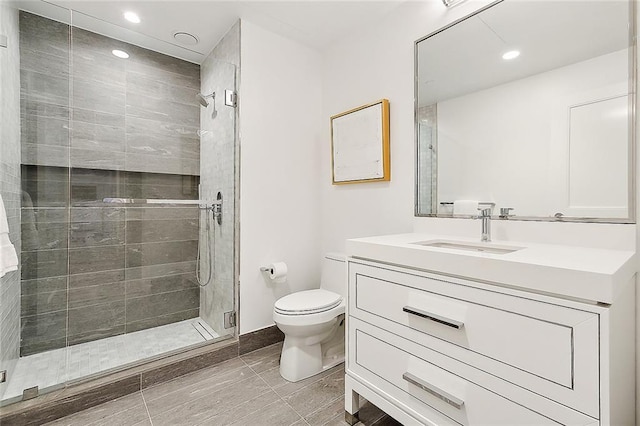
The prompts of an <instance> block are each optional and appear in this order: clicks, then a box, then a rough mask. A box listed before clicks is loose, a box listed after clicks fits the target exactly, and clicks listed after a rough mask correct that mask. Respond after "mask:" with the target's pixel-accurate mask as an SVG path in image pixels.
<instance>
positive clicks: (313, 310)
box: [274, 289, 342, 315]
mask: <svg viewBox="0 0 640 426" xmlns="http://www.w3.org/2000/svg"><path fill="white" fill-rule="evenodd" d="M340 303H342V296H340V295H339V294H337V293H334V292H332V291H327V290H324V289H315V290H305V291H298V292H295V293H291V294H289V295H287V296H284V297H282V298H280V299H278V300H277V301H276V303H275V305H274V310H275V312H277V313H278V314H281V315H310V314H318V313H321V312H326V311H329V310H331V309H333V308H335V307H336V306H339V305H340Z"/></svg>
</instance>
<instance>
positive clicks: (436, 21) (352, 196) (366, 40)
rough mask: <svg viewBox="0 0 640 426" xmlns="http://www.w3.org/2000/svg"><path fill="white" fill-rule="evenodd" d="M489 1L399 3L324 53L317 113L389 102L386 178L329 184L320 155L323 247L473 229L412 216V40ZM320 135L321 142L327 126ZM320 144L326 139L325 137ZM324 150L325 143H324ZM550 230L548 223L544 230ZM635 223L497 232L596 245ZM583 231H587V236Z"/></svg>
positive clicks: (630, 230) (627, 240) (616, 242)
mask: <svg viewBox="0 0 640 426" xmlns="http://www.w3.org/2000/svg"><path fill="white" fill-rule="evenodd" d="M488 3H489V2H487V1H482V0H474V1H468V2H466V3H463V4H461V5H459V6H456V7H454V8H451V9H447V8H445V7H444V5H443V4H442V2H441V1H440V0H427V1H424V2H407V3H405V4H403V5H402V6H400V7H398V8H397V9H396V10H395V11H394V13H392V14H389V15H388V16H387V17H386V18H384V19H383V20H382V21H380V22H377V23H376V24H375V25H373V26H371V28H369V29H367V30H364V31H361V32H359V33H357V34H354V35H352V36H351V37H349V38H348V39H343V40H340V41H339V43H336V45H334V46H332V47H331V48H330V49H328V50H327V51H326V52H325V53H324V74H323V93H324V95H323V101H324V103H323V119H324V120H325V122H327V123H328V121H329V117H330V116H331V115H333V114H336V113H339V112H341V111H344V110H347V109H349V108H351V107H354V106H357V105H360V104H364V103H367V102H372V101H374V100H376V99H380V98H383V97H386V98H388V99H389V101H390V104H391V182H390V183H380V184H361V185H344V186H339V187H334V186H332V185H331V180H330V176H331V174H330V173H331V169H330V168H331V165H330V162H329V161H330V160H329V155H328V154H327V155H323V156H322V158H321V160H322V212H323V216H322V233H323V239H322V241H323V246H322V247H323V250H339V249H341V248H342V247H343V245H344V240H345V239H346V238H352V237H357V236H370V235H380V234H390V233H397V232H411V231H412V230H415V231H419V232H438V231H439V230H440V229H441V231H440V232H443V231H444V230H449V231H455V232H457V233H458V234H459V235H466V236H472V237H475V236H478V235H479V233H480V231H479V227H480V225H479V224H478V223H477V222H476V221H472V220H464V219H456V220H455V221H453V222H451V223H449V222H446V221H443V220H442V219H432V218H414V216H413V205H414V161H415V154H414V144H415V142H414V138H415V136H414V103H413V99H414V86H413V78H414V50H413V47H414V42H415V41H416V40H417V39H419V38H422V37H424V36H425V35H427V34H429V33H431V32H433V31H436V30H438V29H439V28H441V27H443V26H444V25H446V24H448V23H451V22H453V21H455V20H456V19H459V18H461V17H463V16H465V15H468V14H469V13H472V12H473V11H475V10H477V9H479V8H481V7H483V6H485V5H487V4H488ZM323 140H324V141H329V140H330V134H329V128H328V126H326V127H323ZM327 144H328V142H327ZM326 149H327V152H328V150H329V148H328V145H327V148H326ZM551 229H552V230H551ZM634 234H635V226H633V225H614V228H611V227H610V226H609V227H606V226H602V225H598V224H584V225H582V226H575V224H571V223H555V224H550V223H544V222H533V223H529V224H526V225H524V226H522V225H519V224H518V223H517V222H512V223H505V224H502V225H501V226H500V231H499V235H498V236H497V237H501V238H505V239H514V238H515V239H520V240H527V239H534V240H536V241H541V240H542V241H544V238H551V240H550V241H551V242H553V243H563V244H574V245H584V244H588V245H590V246H598V247H609V248H612V247H620V248H625V249H626V248H629V247H634V246H635V240H636V238H635V235H634ZM589 235H591V236H589Z"/></svg>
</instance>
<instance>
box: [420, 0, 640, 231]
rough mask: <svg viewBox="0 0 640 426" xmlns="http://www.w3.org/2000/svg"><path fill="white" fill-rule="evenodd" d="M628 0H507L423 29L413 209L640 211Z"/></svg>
mask: <svg viewBox="0 0 640 426" xmlns="http://www.w3.org/2000/svg"><path fill="white" fill-rule="evenodd" d="M631 3H632V2H631ZM631 3H630V2H629V1H626V0H606V1H586V0H585V1H555V0H549V1H531V0H530V1H527V0H503V1H499V2H496V3H492V4H491V5H490V6H488V7H486V8H484V9H482V10H480V11H478V12H476V13H475V14H473V15H472V16H469V17H466V18H465V19H462V20H460V21H458V22H456V23H454V24H452V25H450V26H448V27H446V28H444V29H442V30H440V31H437V32H436V33H434V34H431V35H429V36H427V37H425V38H423V39H421V40H418V41H417V42H416V46H415V51H416V139H417V143H416V147H417V155H416V159H417V171H416V179H417V183H416V215H418V216H448V217H449V216H454V217H456V216H463V215H462V214H458V213H459V212H458V211H454V205H455V206H465V208H468V205H469V203H468V202H467V201H472V203H471V204H472V205H473V204H474V203H475V201H478V202H479V203H480V204H481V205H482V204H483V203H486V205H490V206H493V208H494V213H493V214H494V215H498V214H499V209H500V208H502V207H504V208H508V207H510V208H513V209H514V210H513V211H512V212H511V213H513V214H515V216H513V217H510V219H525V220H526V219H529V220H556V221H557V220H567V221H571V220H575V221H593V222H621V223H629V222H634V221H635V217H634V216H635V211H634V184H633V175H634V160H633V155H634V154H633V153H634V148H633V140H634V116H635V109H634V104H635V99H634V93H635V66H634V64H635V56H634V55H635V45H634V41H633V40H634V38H633V35H634V34H635V25H634V24H633V21H634V19H633V17H634V14H635V12H634V10H633V5H632V4H631ZM462 200H465V201H462ZM465 213H466V214H467V217H468V215H469V212H468V209H467V212H465Z"/></svg>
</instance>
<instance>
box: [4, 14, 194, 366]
mask: <svg viewBox="0 0 640 426" xmlns="http://www.w3.org/2000/svg"><path fill="white" fill-rule="evenodd" d="M19 22H20V42H21V49H20V61H19V62H20V77H21V86H20V89H21V90H20V100H21V109H20V113H21V128H22V137H21V139H22V140H21V146H22V164H23V166H22V188H23V191H24V192H23V198H24V199H23V203H22V227H21V229H22V241H23V247H22V257H23V265H24V267H23V268H22V296H21V297H20V299H21V305H20V306H21V308H20V312H21V313H20V317H21V321H22V336H21V337H22V341H21V354H22V355H29V354H33V353H37V352H41V351H44V350H48V349H53V348H59V347H63V346H65V345H68V344H76V343H82V342H86V341H90V340H95V339H99V338H102V337H108V336H113V335H117V334H121V333H126V332H130V331H138V330H142V329H144V328H149V327H154V326H157V325H163V324H167V323H171V322H175V321H181V320H184V319H188V318H192V317H196V316H198V315H199V291H198V287H197V283H196V282H195V276H194V271H195V259H196V251H197V238H198V211H197V209H195V208H184V207H161V208H160V207H158V206H156V207H146V208H145V207H126V206H122V205H114V204H104V203H102V202H101V200H102V199H103V198H106V197H124V198H164V199H196V198H198V191H197V188H198V183H199V177H198V175H199V162H200V154H199V151H200V139H199V136H198V135H197V130H198V128H199V125H200V123H199V121H200V115H199V114H200V107H199V104H198V102H197V101H196V98H195V95H196V93H198V92H199V90H200V67H199V65H196V64H192V63H189V62H185V61H182V60H179V59H175V58H172V57H169V56H166V55H162V54H159V53H156V52H152V51H149V50H146V49H142V48H139V47H136V46H133V45H129V44H126V43H123V42H120V41H117V40H113V39H110V38H107V37H104V36H101V35H98V34H95V33H91V32H88V31H85V30H82V29H78V28H70V27H69V26H68V25H66V24H63V23H59V22H55V21H52V20H49V19H46V18H42V17H40V16H37V15H33V14H30V13H27V12H20V15H19ZM113 49H120V50H124V51H126V52H128V53H129V55H130V57H129V59H127V60H123V59H119V58H116V57H115V56H113V55H112V54H111V51H112V50H113ZM16 63H18V61H16Z"/></svg>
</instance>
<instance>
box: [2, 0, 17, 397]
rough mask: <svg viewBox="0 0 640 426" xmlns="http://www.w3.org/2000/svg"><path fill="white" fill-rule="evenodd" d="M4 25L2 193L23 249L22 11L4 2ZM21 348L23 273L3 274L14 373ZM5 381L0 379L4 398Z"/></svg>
mask: <svg viewBox="0 0 640 426" xmlns="http://www.w3.org/2000/svg"><path fill="white" fill-rule="evenodd" d="M0 28H2V33H3V35H6V36H7V47H6V48H0V73H1V74H2V78H1V79H0V93H2V96H1V97H0V117H2V126H0V141H1V142H0V195H2V199H3V201H4V205H5V209H6V212H7V222H8V224H9V239H10V240H11V242H13V244H14V245H15V247H16V250H17V251H18V253H20V112H19V110H18V108H16V106H17V105H18V103H19V102H20V80H19V79H20V69H19V66H18V63H19V59H20V58H19V56H20V54H19V49H18V46H19V36H18V13H17V11H15V10H14V9H13V8H11V7H9V6H7V5H6V4H5V3H2V4H0ZM19 348H20V273H19V271H14V272H9V273H8V274H6V275H5V276H4V277H2V278H0V365H2V369H3V370H7V374H8V375H9V376H10V375H11V374H12V372H13V369H14V368H15V365H16V362H17V360H18V356H19ZM6 385H7V384H6V382H5V383H0V399H1V398H2V396H3V394H4V391H5V387H6Z"/></svg>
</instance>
